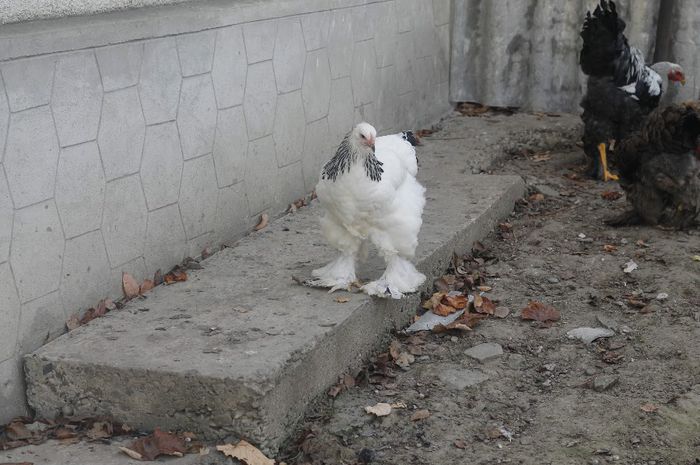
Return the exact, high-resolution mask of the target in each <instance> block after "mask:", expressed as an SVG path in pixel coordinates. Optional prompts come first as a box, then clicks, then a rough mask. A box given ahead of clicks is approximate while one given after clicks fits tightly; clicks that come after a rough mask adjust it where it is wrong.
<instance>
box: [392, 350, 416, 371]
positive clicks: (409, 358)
mask: <svg viewBox="0 0 700 465" xmlns="http://www.w3.org/2000/svg"><path fill="white" fill-rule="evenodd" d="M415 361H416V358H415V357H414V356H413V355H411V354H410V353H408V352H401V354H399V356H398V357H397V358H396V364H397V365H398V366H400V367H401V368H408V367H409V366H410V365H411V363H413V362H415Z"/></svg>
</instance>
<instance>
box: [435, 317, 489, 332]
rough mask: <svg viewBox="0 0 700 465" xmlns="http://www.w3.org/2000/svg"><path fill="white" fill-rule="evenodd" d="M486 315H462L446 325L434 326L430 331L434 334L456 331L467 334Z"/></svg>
mask: <svg viewBox="0 0 700 465" xmlns="http://www.w3.org/2000/svg"><path fill="white" fill-rule="evenodd" d="M486 317H487V316H486V315H483V314H481V313H468V312H466V311H465V312H464V313H462V314H461V315H460V316H459V318H457V319H456V320H455V321H453V322H452V323H450V324H448V325H435V326H434V327H433V329H432V331H433V332H434V333H437V334H439V333H445V332H448V331H452V330H456V331H459V332H467V331H471V330H472V329H474V327H475V326H476V325H477V324H478V323H479V321H480V320H482V319H484V318H486Z"/></svg>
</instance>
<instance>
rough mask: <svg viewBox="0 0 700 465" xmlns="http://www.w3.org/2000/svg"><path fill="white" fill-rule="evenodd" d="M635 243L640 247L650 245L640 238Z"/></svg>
mask: <svg viewBox="0 0 700 465" xmlns="http://www.w3.org/2000/svg"><path fill="white" fill-rule="evenodd" d="M635 244H637V245H638V246H639V247H644V248H645V249H646V248H648V247H649V244H647V243H646V242H644V241H643V240H641V239H639V240H638V241H637V242H635ZM699 261H700V259H699Z"/></svg>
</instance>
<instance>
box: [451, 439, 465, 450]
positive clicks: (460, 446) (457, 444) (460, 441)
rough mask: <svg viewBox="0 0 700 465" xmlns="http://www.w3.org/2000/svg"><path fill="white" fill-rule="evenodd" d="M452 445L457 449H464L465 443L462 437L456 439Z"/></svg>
mask: <svg viewBox="0 0 700 465" xmlns="http://www.w3.org/2000/svg"><path fill="white" fill-rule="evenodd" d="M454 445H455V447H456V448H457V449H466V448H467V443H466V441H465V440H464V439H456V440H455V442H454Z"/></svg>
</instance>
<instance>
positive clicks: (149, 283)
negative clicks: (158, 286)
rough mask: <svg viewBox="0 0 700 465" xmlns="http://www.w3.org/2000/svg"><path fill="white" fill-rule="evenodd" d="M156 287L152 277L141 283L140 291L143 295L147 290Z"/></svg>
mask: <svg viewBox="0 0 700 465" xmlns="http://www.w3.org/2000/svg"><path fill="white" fill-rule="evenodd" d="M154 287H155V283H154V282H153V281H151V280H150V279H146V280H144V281H143V284H141V288H140V289H139V293H140V294H141V295H143V294H145V293H146V292H148V291H150V290H151V289H153V288H154Z"/></svg>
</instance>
